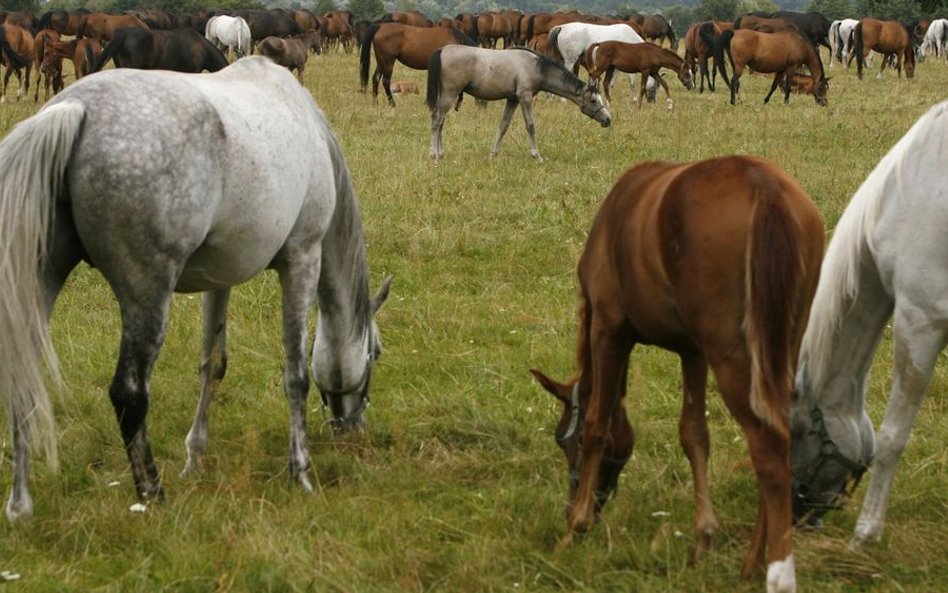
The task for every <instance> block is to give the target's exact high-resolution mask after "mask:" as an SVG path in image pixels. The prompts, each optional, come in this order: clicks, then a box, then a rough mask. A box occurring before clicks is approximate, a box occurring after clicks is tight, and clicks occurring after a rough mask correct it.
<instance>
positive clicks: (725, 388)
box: [714, 356, 796, 593]
mask: <svg viewBox="0 0 948 593" xmlns="http://www.w3.org/2000/svg"><path fill="white" fill-rule="evenodd" d="M714 374H715V377H716V378H717V380H718V386H719V388H720V390H721V394H722V395H723V397H724V402H725V404H726V405H727V407H728V409H729V410H730V412H731V415H733V416H734V418H735V419H736V420H737V422H738V424H740V426H741V428H742V429H743V431H744V435H745V437H746V438H747V445H748V450H749V451H750V456H751V462H752V463H753V465H754V471H755V473H756V475H757V491H758V496H759V497H760V498H759V500H758V512H757V521H756V523H755V526H754V536H753V537H752V539H751V547H750V549H749V550H748V552H747V556H746V557H745V559H744V564H743V566H742V568H741V576H742V577H743V578H749V577H750V576H751V575H752V574H753V573H755V572H756V571H757V570H759V569H760V568H762V566H763V560H764V557H765V556H764V552H765V549H764V548H765V547H766V558H767V563H768V564H767V591H768V593H791V592H793V591H796V574H795V569H794V563H793V556H792V540H791V536H792V524H793V521H792V515H791V491H790V429H789V426H788V424H789V419H788V417H787V416H783V417H782V421H781V422H782V426H776V427H774V426H770V425H768V424H766V423H764V422H762V421H761V420H760V418H758V417H757V415H756V414H754V412H753V411H752V410H751V405H750V397H751V377H750V364H749V361H748V360H747V359H746V358H745V357H743V356H741V357H739V358H737V359H735V358H733V357H732V358H729V359H725V360H723V361H720V362H718V363H716V364H715V365H714ZM759 396H760V397H762V398H771V399H782V398H783V397H784V396H785V399H786V402H787V403H786V406H787V411H788V412H789V399H790V397H789V393H787V394H780V398H778V394H772V393H761V394H759ZM788 415H789V414H788Z"/></svg>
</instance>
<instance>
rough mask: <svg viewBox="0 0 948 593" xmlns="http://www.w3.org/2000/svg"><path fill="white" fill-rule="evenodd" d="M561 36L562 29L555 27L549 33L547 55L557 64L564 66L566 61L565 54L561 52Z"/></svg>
mask: <svg viewBox="0 0 948 593" xmlns="http://www.w3.org/2000/svg"><path fill="white" fill-rule="evenodd" d="M559 36H560V28H559V27H553V28H552V29H551V30H550V32H549V37H548V38H547V48H548V49H547V50H546V53H547V54H548V55H550V56H552V57H553V60H554V61H555V62H556V63H558V64H562V63H563V61H564V60H563V54H562V53H561V52H560V45H559V43H560V42H559Z"/></svg>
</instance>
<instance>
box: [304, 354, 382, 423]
mask: <svg viewBox="0 0 948 593" xmlns="http://www.w3.org/2000/svg"><path fill="white" fill-rule="evenodd" d="M373 362H375V361H374V359H373V358H372V354H371V352H367V353H366V355H365V368H364V369H363V371H362V375H361V376H360V377H359V380H358V381H357V382H356V383H355V385H353V386H352V387H348V388H346V387H344V388H342V389H330V388H327V387H324V386H323V385H322V384H320V382H319V379H316V381H315V383H316V388H317V389H319V395H320V398H321V399H322V402H323V417H325V416H326V409H327V408H329V407H330V402H329V398H330V397H336V398H339V397H345V396H347V395H351V394H353V393H359V392H361V393H362V397H361V399H360V400H359V405H358V407H357V408H356V409H355V410H353V411H352V412H350V413H348V414H346V415H345V416H333V417H332V418H331V419H330V423H331V424H332V425H333V428H334V429H338V428H340V427H341V426H342V425H344V424H351V423H353V422H354V421H355V420H357V419H358V418H359V417H360V416H361V415H362V413H363V412H365V410H366V408H368V407H369V403H370V402H369V393H368V390H367V389H366V388H365V387H366V386H367V385H368V383H369V381H370V380H371V378H372V363H373Z"/></svg>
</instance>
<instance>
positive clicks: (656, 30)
mask: <svg viewBox="0 0 948 593" xmlns="http://www.w3.org/2000/svg"><path fill="white" fill-rule="evenodd" d="M629 21H630V22H633V23H635V24H637V25H639V27H641V28H642V31H641V32H640V33H639V34H640V35H642V37H643V38H644V39H645V40H647V41H654V42H655V43H657V44H658V45H661V44H662V42H663V41H665V40H666V39H667V40H668V44H669V45H670V46H671V48H672V51H678V39H676V38H675V31H674V29H672V26H671V24H670V23H669V22H668V21H667V20H665V17H663V16H662V15H660V14H635V15H632V17H631V18H630V19H629Z"/></svg>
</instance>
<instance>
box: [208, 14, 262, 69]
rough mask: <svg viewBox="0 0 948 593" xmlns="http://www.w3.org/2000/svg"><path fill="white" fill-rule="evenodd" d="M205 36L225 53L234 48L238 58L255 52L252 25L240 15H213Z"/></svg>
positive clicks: (209, 20)
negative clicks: (251, 33)
mask: <svg viewBox="0 0 948 593" xmlns="http://www.w3.org/2000/svg"><path fill="white" fill-rule="evenodd" d="M204 36H205V37H207V40H208V41H210V42H211V43H213V44H214V45H216V46H217V48H218V49H220V50H221V51H222V52H223V53H225V54H226V53H227V51H228V50H233V52H234V54H236V56H237V57H238V58H242V57H244V56H246V55H248V54H251V53H253V39H252V38H251V36H250V26H249V25H248V24H247V21H245V20H244V19H242V18H240V17H239V16H227V15H225V14H221V15H217V16H212V17H211V18H209V19H208V20H207V26H206V27H205V28H204Z"/></svg>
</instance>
